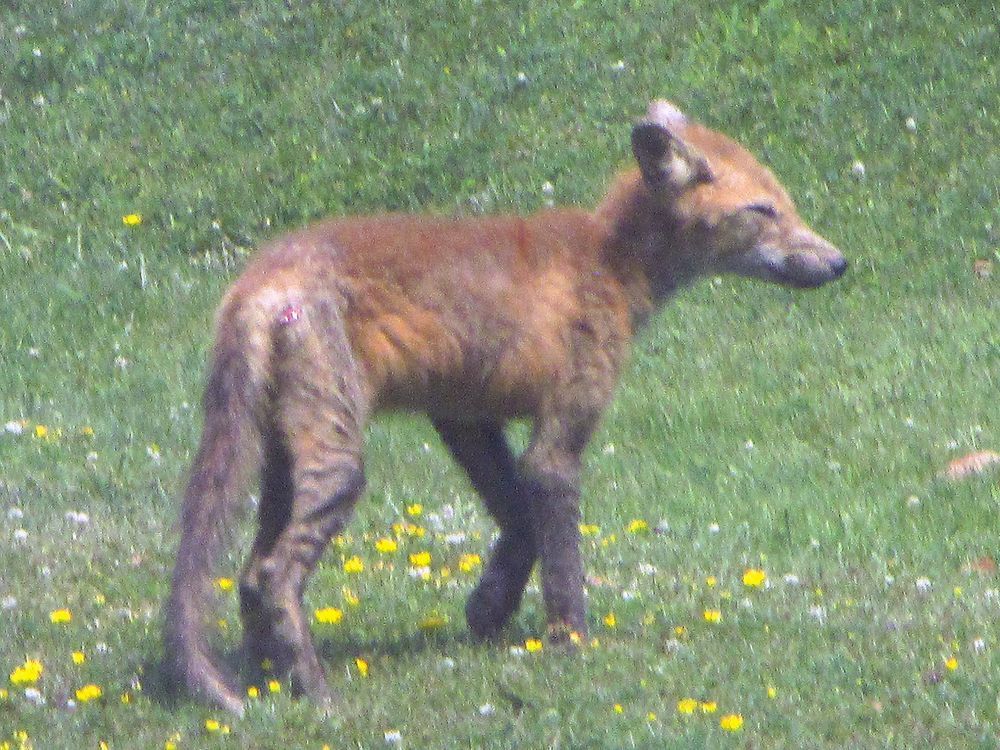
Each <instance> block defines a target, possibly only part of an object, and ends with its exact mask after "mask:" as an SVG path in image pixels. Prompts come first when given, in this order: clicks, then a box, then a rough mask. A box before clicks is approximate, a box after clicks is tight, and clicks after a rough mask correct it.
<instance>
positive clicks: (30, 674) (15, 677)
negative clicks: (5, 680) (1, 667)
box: [10, 659, 45, 685]
mask: <svg viewBox="0 0 1000 750" xmlns="http://www.w3.org/2000/svg"><path fill="white" fill-rule="evenodd" d="M44 671H45V668H44V667H43V666H42V663H41V662H40V661H38V660H37V659H28V660H27V661H26V662H24V664H22V665H21V666H19V667H17V668H16V669H14V671H13V672H11V673H10V681H11V682H12V683H13V684H15V685H34V684H35V683H36V682H38V678H39V677H41V676H42V672H44Z"/></svg>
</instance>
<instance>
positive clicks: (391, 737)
mask: <svg viewBox="0 0 1000 750" xmlns="http://www.w3.org/2000/svg"><path fill="white" fill-rule="evenodd" d="M382 736H383V737H385V741H386V744H388V745H399V744H402V742H403V735H402V734H400V733H399V730H398V729H387V730H386V731H385V732H383V733H382Z"/></svg>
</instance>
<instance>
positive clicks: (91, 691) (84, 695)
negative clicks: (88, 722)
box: [76, 683, 104, 703]
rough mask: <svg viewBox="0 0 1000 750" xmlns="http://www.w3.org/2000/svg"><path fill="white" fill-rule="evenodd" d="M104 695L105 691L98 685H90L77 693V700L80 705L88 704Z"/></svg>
mask: <svg viewBox="0 0 1000 750" xmlns="http://www.w3.org/2000/svg"><path fill="white" fill-rule="evenodd" d="M102 695H104V691H103V690H101V688H100V687H99V686H98V685H94V684H92V683H91V684H90V685H84V686H83V687H82V688H80V689H79V690H77V691H76V700H77V701H78V702H79V703H86V702H87V701H93V700H97V699H98V698H100V697H101V696H102Z"/></svg>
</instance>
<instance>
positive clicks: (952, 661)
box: [944, 656, 958, 672]
mask: <svg viewBox="0 0 1000 750" xmlns="http://www.w3.org/2000/svg"><path fill="white" fill-rule="evenodd" d="M944 665H945V667H947V668H948V671H949V672H954V671H955V670H956V669H958V659H956V658H955V657H954V656H951V657H949V658H948V660H947V661H945V663H944Z"/></svg>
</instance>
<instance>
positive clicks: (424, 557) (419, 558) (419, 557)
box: [410, 552, 431, 568]
mask: <svg viewBox="0 0 1000 750" xmlns="http://www.w3.org/2000/svg"><path fill="white" fill-rule="evenodd" d="M430 564H431V553H430V552H414V553H413V554H411V555H410V565H412V566H413V567H414V568H426V567H427V566H428V565H430Z"/></svg>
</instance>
